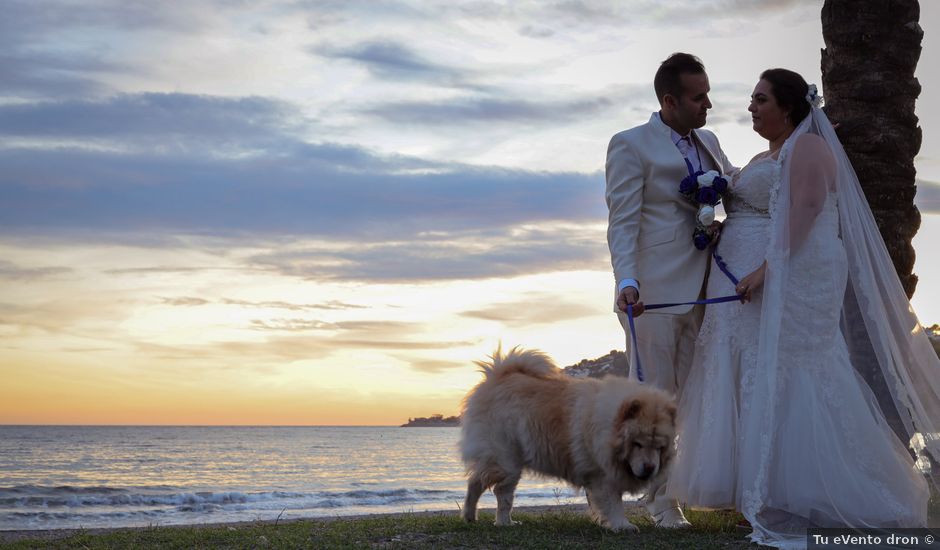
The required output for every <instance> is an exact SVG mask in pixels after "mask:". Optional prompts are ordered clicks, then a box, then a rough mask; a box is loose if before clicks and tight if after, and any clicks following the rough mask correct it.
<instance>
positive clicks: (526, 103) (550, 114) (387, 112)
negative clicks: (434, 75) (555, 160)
mask: <svg viewBox="0 0 940 550" xmlns="http://www.w3.org/2000/svg"><path fill="white" fill-rule="evenodd" d="M615 106H616V104H615V103H614V102H613V101H612V100H611V99H609V98H606V97H596V98H588V99H575V100H567V101H541V102H540V101H530V100H524V99H494V98H490V97H479V98H462V99H449V100H446V101H438V102H433V101H409V102H390V103H384V104H382V105H378V106H374V107H370V108H366V109H364V110H363V112H364V113H366V114H369V115H373V116H376V117H379V118H382V119H384V120H386V121H389V122H394V123H397V124H417V125H446V126H452V125H454V124H466V123H471V122H473V123H494V122H505V123H517V122H542V123H550V124H559V123H562V122H566V121H572V120H580V119H583V118H584V117H590V116H597V115H599V114H600V113H603V112H605V111H609V110H611V109H613V108H614V107H615Z"/></svg>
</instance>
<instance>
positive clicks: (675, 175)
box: [606, 53, 733, 528]
mask: <svg viewBox="0 0 940 550" xmlns="http://www.w3.org/2000/svg"><path fill="white" fill-rule="evenodd" d="M653 87H654V88H655V90H656V97H657V98H658V99H659V105H660V110H659V112H658V113H653V115H652V116H651V117H650V120H649V122H647V123H646V124H643V125H640V126H637V127H635V128H631V129H629V130H625V131H623V132H620V133H618V134H616V135H615V136H614V137H613V138H611V140H610V146H609V147H608V149H607V193H606V197H607V208H608V210H609V214H610V215H609V222H608V226H607V244H608V245H609V247H610V261H611V264H612V265H613V268H614V278H615V281H616V285H617V288H616V307H615V310H614V311H616V312H617V315H618V317H619V319H620V324H621V325H622V326H623V328H624V331H625V332H626V335H627V355H628V356H629V357H630V371H631V373H632V376H635V375H636V372H637V366H636V364H635V358H634V353H633V343H632V341H631V338H630V328H629V325H628V321H627V316H626V314H625V311H626V309H627V305H628V304H634V315H635V316H637V315H640V314H642V313H643V303H642V302H640V294H641V289H642V295H643V300H644V301H645V302H647V303H670V302H687V301H692V300H696V299H698V298H699V297H700V296H701V295H702V294H703V292H704V284H705V277H706V274H707V272H708V265H709V254H708V251H707V250H705V251H703V250H698V249H697V248H695V245H694V244H693V242H692V234H693V232H694V231H695V223H696V222H695V217H696V212H697V209H696V207H695V206H694V205H693V204H692V203H690V202H689V201H688V200H687V199H686V198H685V197H684V196H683V195H681V194H680V193H679V183H680V182H681V181H682V179H683V178H684V177H686V176H687V175H688V174H689V168H688V164H687V162H686V161H688V163H691V166H692V169H693V170H696V171H697V170H704V171H708V170H717V171H718V172H721V173H723V174H727V173H730V172H731V171H732V170H733V167H732V166H731V163H729V162H728V159H727V157H725V155H724V153H723V152H722V151H721V147H720V146H719V145H718V139H717V138H716V137H715V135H714V134H712V133H711V132H709V131H707V130H701V129H700V128H701V127H702V126H704V125H705V118H706V115H707V112H708V109H710V108H711V107H712V104H711V102H710V101H709V100H708V92H709V90H710V88H709V85H708V75H706V74H705V67H704V66H702V62H701V61H700V60H699V59H698V58H697V57H695V56H693V55H690V54H687V53H676V54H673V55H671V56H670V57H669V58H668V59H666V60H665V61H663V62H662V64H661V65H660V67H659V70H657V71H656V77H655V78H654V79H653ZM703 314H704V307H703V306H695V307H692V306H680V307H674V308H668V309H659V310H655V312H654V311H650V312H649V313H646V314H645V315H643V317H642V318H637V319H636V321H635V324H636V332H637V344H638V346H637V347H638V349H639V353H640V357H641V360H642V361H643V367H644V368H643V371H644V375H645V380H646V382H647V383H649V384H652V385H654V386H657V387H659V388H662V389H664V390H666V391H668V392H671V393H673V394H676V395H678V394H680V393H681V391H682V385H683V382H684V381H685V379H686V377H687V375H688V371H689V367H690V365H691V363H692V351H693V348H694V345H695V338H696V336H697V335H698V330H699V327H700V326H701V323H702V316H703ZM664 491H665V483H662V484H661V485H659V486H654V487H651V488H650V492H649V495H648V496H647V497H646V500H645V504H646V507H647V510H648V511H649V512H650V514H651V515H652V516H653V520H654V521H655V523H656V525H657V526H659V527H670V528H685V527H689V526H690V524H689V522H688V521H687V520H686V519H685V516H684V515H683V514H682V510H681V509H680V508H679V503H678V502H677V501H676V500H674V499H667V498H665V497H664V496H663V493H664Z"/></svg>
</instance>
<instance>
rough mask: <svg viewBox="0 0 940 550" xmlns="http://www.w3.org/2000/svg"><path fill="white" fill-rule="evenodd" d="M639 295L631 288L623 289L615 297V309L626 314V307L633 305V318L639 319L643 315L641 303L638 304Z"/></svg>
mask: <svg viewBox="0 0 940 550" xmlns="http://www.w3.org/2000/svg"><path fill="white" fill-rule="evenodd" d="M639 299H640V293H639V291H637V289H635V288H633V287H632V286H628V287H625V288H624V289H623V290H621V291H620V294H619V295H618V296H617V308H618V309H619V310H620V311H622V312H624V313H626V312H627V306H628V305H633V316H634V317H639V316H640V315H642V314H643V302H639V301H638V300H639Z"/></svg>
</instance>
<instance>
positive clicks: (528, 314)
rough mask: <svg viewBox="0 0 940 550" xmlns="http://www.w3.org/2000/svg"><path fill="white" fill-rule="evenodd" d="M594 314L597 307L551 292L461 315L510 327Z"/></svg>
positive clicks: (532, 294) (533, 294)
mask: <svg viewBox="0 0 940 550" xmlns="http://www.w3.org/2000/svg"><path fill="white" fill-rule="evenodd" d="M597 313H598V310H597V308H596V307H589V306H587V305H585V304H583V303H580V302H569V301H565V300H564V299H563V298H559V297H558V296H556V295H554V294H546V293H537V292H530V293H528V294H527V295H526V296H525V297H524V298H523V299H521V300H518V301H513V302H502V303H497V304H491V305H489V306H486V307H484V308H481V309H477V310H471V311H465V312H463V313H461V314H460V315H462V316H464V317H471V318H475V319H485V320H487V321H498V322H500V323H503V324H504V325H506V326H510V327H525V326H532V325H539V324H550V323H557V322H560V321H570V320H572V319H580V318H582V317H590V316H592V315H597Z"/></svg>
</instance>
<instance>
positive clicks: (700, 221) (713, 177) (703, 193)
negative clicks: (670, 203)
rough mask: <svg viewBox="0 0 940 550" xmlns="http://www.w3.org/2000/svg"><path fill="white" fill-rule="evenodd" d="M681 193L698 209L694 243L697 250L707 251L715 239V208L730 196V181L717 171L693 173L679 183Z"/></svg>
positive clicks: (690, 171) (693, 235)
mask: <svg viewBox="0 0 940 550" xmlns="http://www.w3.org/2000/svg"><path fill="white" fill-rule="evenodd" d="M679 193H681V194H682V195H684V196H685V198H686V199H688V200H689V202H691V203H692V204H694V205H696V206H697V207H698V212H697V213H696V215H695V231H694V232H693V233H692V243H693V244H695V248H697V249H699V250H705V249H706V248H708V246H709V245H710V244H712V241H713V240H714V238H715V232H714V231H713V229H712V227H711V225H712V223H714V221H715V206H716V205H717V204H718V203H720V202H721V198H722V197H723V196H725V195H727V194H728V180H727V178H725V177H724V176H722V175H721V174H720V173H719V172H717V171H715V170H709V171H708V172H703V171H701V170H699V171H698V172H693V171H692V167H691V164H690V165H689V175H688V176H686V177H685V178H683V179H682V181H681V182H680V183H679Z"/></svg>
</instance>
